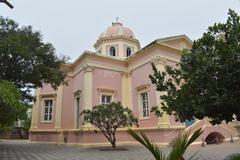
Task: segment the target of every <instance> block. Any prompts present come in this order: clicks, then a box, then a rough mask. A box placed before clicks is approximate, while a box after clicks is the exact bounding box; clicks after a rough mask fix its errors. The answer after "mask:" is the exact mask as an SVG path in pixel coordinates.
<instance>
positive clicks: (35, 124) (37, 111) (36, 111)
mask: <svg viewBox="0 0 240 160" xmlns="http://www.w3.org/2000/svg"><path fill="white" fill-rule="evenodd" d="M40 91H41V89H40V88H37V89H36V91H35V96H36V101H35V102H34V103H33V108H32V122H31V130H32V129H36V128H38V119H39V115H40V114H41V113H40V111H41V110H40V108H41V100H40Z"/></svg>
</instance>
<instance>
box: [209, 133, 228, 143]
mask: <svg viewBox="0 0 240 160" xmlns="http://www.w3.org/2000/svg"><path fill="white" fill-rule="evenodd" d="M224 139H225V138H224V136H223V135H222V134H220V133H218V132H212V133H210V134H209V135H208V136H207V137H206V138H205V142H206V143H207V144H218V143H223V141H224Z"/></svg>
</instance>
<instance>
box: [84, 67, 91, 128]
mask: <svg viewBox="0 0 240 160" xmlns="http://www.w3.org/2000/svg"><path fill="white" fill-rule="evenodd" d="M93 70H94V67H92V66H89V65H84V66H83V72H84V76H83V92H82V107H83V109H84V110H87V109H88V110H92V83H93V80H92V74H93ZM90 127H91V125H90V124H85V125H82V128H90Z"/></svg>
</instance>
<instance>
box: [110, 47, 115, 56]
mask: <svg viewBox="0 0 240 160" xmlns="http://www.w3.org/2000/svg"><path fill="white" fill-rule="evenodd" d="M109 51H110V56H114V57H115V56H116V49H115V47H113V46H112V47H110V50H109Z"/></svg>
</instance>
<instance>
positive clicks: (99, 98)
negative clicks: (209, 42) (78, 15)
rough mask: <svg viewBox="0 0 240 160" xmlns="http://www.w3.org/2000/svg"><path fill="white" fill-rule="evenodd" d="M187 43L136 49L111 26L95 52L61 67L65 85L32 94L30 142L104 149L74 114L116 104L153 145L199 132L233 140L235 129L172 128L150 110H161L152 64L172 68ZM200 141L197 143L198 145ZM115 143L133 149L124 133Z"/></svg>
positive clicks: (175, 40) (166, 41) (177, 39)
mask: <svg viewBox="0 0 240 160" xmlns="http://www.w3.org/2000/svg"><path fill="white" fill-rule="evenodd" d="M191 46H192V41H191V40H190V39H189V38H188V37H187V36H185V35H180V36H174V37H168V38H163V39H157V40H155V41H153V42H152V43H150V44H149V45H147V46H145V47H143V48H141V47H140V43H139V41H138V40H137V39H136V38H135V36H134V34H133V32H132V31H131V30H130V29H129V28H126V27H124V26H123V25H122V24H121V23H119V22H115V23H112V26H110V27H108V28H107V30H106V31H105V32H103V33H102V34H101V35H100V37H99V38H98V40H97V42H96V43H95V44H94V47H95V49H96V51H95V52H90V51H85V52H84V53H83V54H82V55H81V56H80V57H79V58H78V59H77V60H75V61H74V62H73V63H71V64H65V65H63V69H64V70H65V71H67V77H66V80H67V81H68V85H62V86H59V88H58V89H57V90H54V89H52V88H51V86H50V85H48V84H45V85H44V86H43V88H38V89H37V90H36V102H35V104H34V107H33V113H32V126H31V131H30V140H31V141H32V142H44V143H68V144H79V145H97V144H107V143H108V142H107V140H106V139H105V137H103V135H102V134H101V133H95V132H94V128H93V127H92V126H91V125H89V124H86V125H83V124H82V122H83V121H82V117H81V116H79V114H80V113H81V112H82V111H83V110H84V109H91V108H92V106H94V105H99V104H102V103H105V104H106V103H110V102H112V101H116V102H117V101H120V102H121V103H122V104H123V106H126V107H129V108H130V109H132V111H133V113H134V115H135V116H136V117H138V119H139V126H140V127H139V128H134V129H135V130H142V131H144V132H145V133H146V134H147V135H148V136H149V137H150V138H151V139H152V140H154V141H156V142H157V143H161V144H168V143H169V142H170V141H171V140H172V139H174V138H175V137H176V135H178V134H179V133H180V132H181V131H183V130H189V129H191V130H192V131H194V130H196V129H198V128H199V127H204V128H205V131H204V134H203V135H202V137H201V138H204V139H205V138H207V136H208V135H209V134H211V133H217V134H219V135H221V136H222V138H224V139H225V140H229V139H230V137H231V136H232V137H233V138H237V133H238V132H237V131H236V129H235V128H234V127H232V126H230V125H227V124H222V125H218V126H214V127H212V126H211V125H210V124H209V123H208V121H207V120H206V119H204V120H201V121H196V122H195V123H194V124H192V125H191V126H190V127H188V128H187V127H186V125H185V124H184V123H178V122H175V120H174V117H173V116H169V115H166V114H164V115H163V117H161V118H157V117H156V116H155V115H154V113H151V112H150V110H151V107H152V106H156V105H158V106H159V105H160V102H161V99H160V95H161V93H160V92H157V91H156V90H155V86H154V85H152V84H151V81H150V79H149V78H148V76H149V74H151V73H152V68H151V63H155V65H156V67H157V68H158V69H159V70H164V66H165V65H171V66H175V64H176V63H178V62H179V61H180V56H181V51H182V49H184V48H191ZM199 141H201V139H199ZM117 143H135V141H134V140H133V139H132V138H131V137H130V136H129V135H128V134H127V132H126V128H123V129H119V130H118V132H117Z"/></svg>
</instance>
